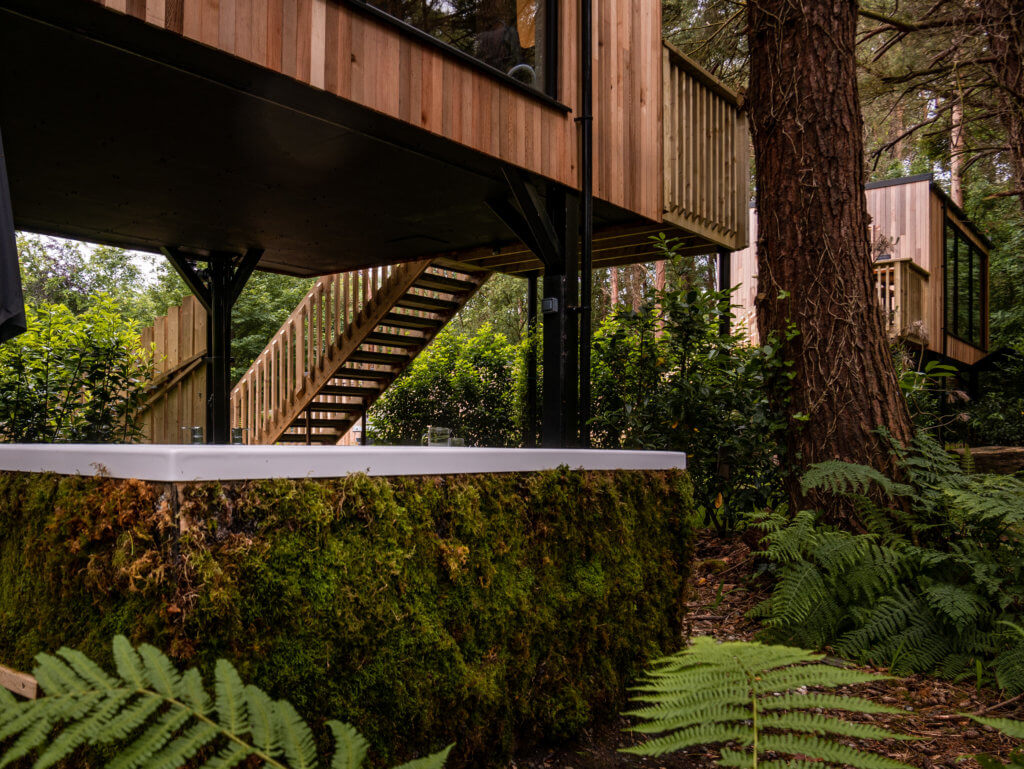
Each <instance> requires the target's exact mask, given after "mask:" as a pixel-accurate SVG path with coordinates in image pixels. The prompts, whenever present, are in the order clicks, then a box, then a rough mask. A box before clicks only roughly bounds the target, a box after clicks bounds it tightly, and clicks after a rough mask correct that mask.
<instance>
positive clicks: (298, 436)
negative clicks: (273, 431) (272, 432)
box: [277, 433, 341, 445]
mask: <svg viewBox="0 0 1024 769" xmlns="http://www.w3.org/2000/svg"><path fill="white" fill-rule="evenodd" d="M340 437H341V436H340V435H329V434H324V433H313V434H312V435H310V436H309V442H310V443H330V444H332V445H333V444H335V443H337V442H338V439H339V438H340ZM277 441H278V443H305V442H306V434H305V433H282V434H281V437H279V438H278V439H277Z"/></svg>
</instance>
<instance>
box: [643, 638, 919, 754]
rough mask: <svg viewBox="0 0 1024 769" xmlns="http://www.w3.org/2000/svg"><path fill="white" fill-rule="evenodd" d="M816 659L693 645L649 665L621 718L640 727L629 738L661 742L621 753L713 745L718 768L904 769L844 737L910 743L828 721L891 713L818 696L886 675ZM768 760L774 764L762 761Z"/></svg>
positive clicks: (745, 646) (711, 643)
mask: <svg viewBox="0 0 1024 769" xmlns="http://www.w3.org/2000/svg"><path fill="white" fill-rule="evenodd" d="M821 660H822V655H820V654H812V653H811V652H807V651H803V650H802V649H795V648H792V647H787V646H765V645H763V644H760V643H749V642H743V641H732V642H727V643H718V642H717V641H715V640H714V639H713V638H708V637H702V638H696V639H694V642H693V644H692V645H691V646H690V647H689V648H687V649H684V650H683V651H681V652H679V653H677V654H674V655H672V656H671V657H666V658H664V659H661V660H658V661H657V662H655V663H654V667H653V668H652V669H651V670H650V671H648V672H647V674H646V677H645V679H644V681H643V682H642V683H641V685H640V686H638V687H636V691H639V692H640V694H639V695H638V696H636V697H634V701H635V702H639V703H641V704H642V705H644V706H645V707H641V708H638V709H636V710H632V711H630V712H628V713H626V715H629V716H633V717H635V718H639V719H641V720H642V721H643V723H642V724H641V725H639V726H636V727H633V731H636V732H641V733H644V734H654V735H659V736H656V737H652V738H650V739H648V740H647V742H644V743H643V744H641V745H638V746H636V747H633V748H628V749H627V751H626V752H629V753H637V754H639V755H645V756H660V755H662V754H664V753H670V752H673V751H677V750H683V749H685V748H691V747H695V746H703V745H718V746H720V747H719V758H718V760H717V761H716V763H717V764H718V765H719V766H733V767H757V766H759V765H760V766H761V767H769V766H771V767H783V766H791V767H796V766H799V767H805V766H821V764H818V763H810V762H812V761H815V762H816V761H826V762H829V763H830V764H832V763H835V764H842V765H843V766H852V767H861V768H862V769H897V768H902V767H906V764H902V763H900V762H899V761H894V760H892V759H889V758H885V757H883V756H879V755H877V754H875V753H869V752H867V751H864V750H860V749H858V748H854V747H851V746H850V745H849V744H848V740H849V739H850V738H855V739H862V740H863V739H867V740H885V739H909V738H907V737H904V736H901V735H898V734H895V733H893V732H890V731H888V730H886V729H882V728H880V727H878V726H874V725H872V724H868V723H857V722H853V721H848V720H845V719H844V718H840V717H838V716H836V715H832V713H835V712H840V713H843V714H847V713H897V712H899V711H898V710H897V709H896V708H892V707H889V706H886V705H881V704H878V703H875V702H872V701H871V700H868V699H863V698H860V697H850V696H844V695H840V694H832V693H829V692H827V691H821V690H828V689H835V688H836V687H839V686H845V685H848V684H858V683H864V682H866V681H878V680H881V679H883V678H884V676H878V675H874V674H871V673H864V672H861V671H857V670H849V669H846V668H840V667H835V666H833V665H828V664H824V663H822V662H821ZM812 690H813V691H812ZM822 711H828V712H829V714H828V715H826V714H825V713H823V712H822ZM769 755H770V756H771V759H772V760H766V759H767V758H768V757H769ZM784 756H785V757H788V760H783V757H784Z"/></svg>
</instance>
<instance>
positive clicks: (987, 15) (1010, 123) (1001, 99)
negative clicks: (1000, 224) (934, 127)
mask: <svg viewBox="0 0 1024 769" xmlns="http://www.w3.org/2000/svg"><path fill="white" fill-rule="evenodd" d="M979 7H980V9H981V11H982V22H981V26H982V29H983V31H984V34H985V37H986V40H987V43H988V49H989V51H990V52H991V53H992V56H993V62H992V63H991V65H989V72H990V75H991V78H992V81H993V82H994V83H995V85H996V94H997V99H998V103H999V105H1000V107H1001V109H1000V114H999V119H1000V121H1001V122H1002V124H1003V127H1004V128H1005V130H1006V140H1007V146H1008V148H1009V150H1010V152H1009V155H1010V170H1011V175H1012V177H1013V179H1014V187H1015V189H1016V195H1017V200H1018V201H1019V202H1020V205H1021V209H1022V210H1024V6H1022V5H1021V3H1020V0H982V1H981V3H980V6H979Z"/></svg>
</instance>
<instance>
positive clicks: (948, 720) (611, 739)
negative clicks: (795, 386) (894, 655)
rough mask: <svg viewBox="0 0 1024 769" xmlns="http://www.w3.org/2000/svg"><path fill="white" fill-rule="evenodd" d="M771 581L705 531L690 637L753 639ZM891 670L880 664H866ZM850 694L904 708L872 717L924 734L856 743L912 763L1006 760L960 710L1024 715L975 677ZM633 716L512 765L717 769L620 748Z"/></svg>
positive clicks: (995, 741) (900, 682)
mask: <svg viewBox="0 0 1024 769" xmlns="http://www.w3.org/2000/svg"><path fill="white" fill-rule="evenodd" d="M768 590H769V582H768V580H767V579H765V578H763V577H761V576H759V575H758V574H757V573H756V563H755V558H754V557H753V556H752V555H751V552H750V547H749V546H748V545H747V544H746V543H744V542H743V541H742V540H741V539H740V538H738V537H735V538H728V539H723V538H722V537H721V536H720V535H718V534H717V533H715V532H713V531H705V532H703V533H702V534H701V535H700V538H699V540H698V543H697V552H696V554H695V563H694V570H693V574H692V576H691V580H690V591H689V596H688V598H689V600H688V601H687V627H686V632H687V633H688V635H689V636H691V637H692V636H704V635H711V636H714V637H715V638H718V639H720V640H723V641H724V640H730V641H731V640H752V639H753V638H754V634H755V633H756V632H757V630H758V625H757V623H756V622H755V621H752V620H749V619H747V618H746V613H747V612H748V611H749V610H750V609H751V608H753V607H754V606H755V605H757V603H758V602H760V601H761V600H762V599H764V598H765V597H766V596H767V594H768ZM864 669H865V670H870V671H872V672H878V673H885V672H886V671H885V670H884V669H880V668H864ZM845 691H847V692H849V693H851V694H858V695H860V696H864V697H868V698H870V699H872V700H875V701H877V702H883V703H886V704H888V705H894V706H896V707H899V708H903V709H905V710H906V711H907V712H906V715H893V716H889V715H876V716H865V717H864V718H868V719H871V720H872V722H873V723H875V724H877V725H879V726H884V727H887V728H888V729H890V730H891V731H894V732H899V733H902V734H908V735H913V736H915V737H918V739H917V740H915V741H912V742H902V741H895V740H894V741H889V742H885V743H878V742H875V743H869V742H863V741H856V742H857V744H859V745H860V746H861V747H864V748H870V749H872V750H875V751H877V752H880V753H884V754H885V755H888V756H890V757H891V758H894V759H896V760H899V761H902V762H904V763H907V764H911V765H913V766H918V767H922V769H924V768H928V769H930V768H931V767H958V768H962V769H975V768H976V767H977V766H978V763H977V761H975V760H974V758H973V756H974V755H975V754H977V753H985V754H988V755H991V756H995V757H998V758H1003V759H1005V758H1007V757H1008V756H1009V754H1010V752H1011V751H1012V750H1014V749H1021V748H1022V747H1024V746H1019V745H1015V744H1014V741H1013V740H1010V739H1009V738H1007V737H1005V736H1003V735H1002V734H1000V733H999V732H997V731H995V730H993V729H990V728H988V727H984V726H981V725H979V724H976V723H975V722H973V721H971V720H970V719H967V718H964V717H962V716H959V715H957V714H958V713H974V714H984V715H988V716H993V717H1000V718H1017V719H1024V696H1021V697H1014V698H1012V699H1010V700H1005V701H1004V699H1003V698H1002V697H1000V695H999V693H998V692H996V691H993V690H990V689H982V690H980V691H979V690H978V689H977V688H975V687H974V686H972V685H971V684H970V683H969V682H966V681H965V682H962V683H951V682H949V681H943V680H939V679H935V678H929V677H926V676H911V677H909V678H898V679H893V680H889V681H881V682H877V683H871V684H862V685H858V686H855V687H848V688H847V689H846V690H845ZM628 726H629V721H628V720H627V719H621V720H620V721H619V722H617V723H611V724H605V725H603V726H600V727H598V728H595V729H593V730H591V731H587V732H585V733H584V734H583V735H582V736H581V738H580V739H578V740H576V741H575V742H573V743H568V744H561V745H558V746H548V747H539V748H536V749H534V750H532V751H528V752H525V753H523V754H521V755H517V756H516V758H515V759H514V760H512V761H511V762H510V763H509V769H704V768H705V767H712V766H714V765H715V764H714V761H713V760H712V758H713V756H714V755H715V752H714V751H711V750H700V749H694V750H693V751H688V752H683V753H674V754H668V755H665V756H660V757H657V758H647V757H639V756H634V755H631V754H627V753H620V752H619V751H620V750H621V749H622V748H626V747H629V746H630V745H632V744H635V743H636V742H637V739H636V738H635V737H634V736H633V735H632V734H631V733H630V732H628V731H624V729H625V728H626V727H628Z"/></svg>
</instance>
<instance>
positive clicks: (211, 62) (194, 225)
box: [0, 0, 711, 275]
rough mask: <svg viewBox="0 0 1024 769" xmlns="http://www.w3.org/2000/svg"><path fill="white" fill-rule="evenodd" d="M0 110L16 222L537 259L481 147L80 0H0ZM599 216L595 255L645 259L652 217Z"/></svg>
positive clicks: (608, 212)
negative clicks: (510, 217)
mask: <svg viewBox="0 0 1024 769" xmlns="http://www.w3.org/2000/svg"><path fill="white" fill-rule="evenodd" d="M0 126H2V128H3V136H4V142H5V149H6V154H7V163H8V169H9V174H10V180H11V193H12V199H13V204H14V215H15V221H16V224H17V226H18V227H19V228H21V229H25V230H30V231H35V232H43V233H49V234H54V235H60V236H65V237H72V238H79V239H83V240H89V241H94V242H99V243H106V244H112V245H118V246H124V247H129V248H137V249H143V250H156V249H158V248H160V247H162V246H176V247H179V248H183V249H184V250H186V251H193V252H196V253H199V254H202V253H205V252H212V251H227V252H235V253H240V252H243V251H244V250H246V249H247V248H254V247H258V248H262V249H264V252H265V253H264V256H263V259H262V261H261V263H260V268H261V269H267V270H272V271H277V272H283V273H288V274H295V275H316V274H326V273H332V272H340V271H345V270H351V269H355V268H360V267H363V266H369V265H377V264H386V263H394V262H401V261H408V260H412V259H416V258H422V257H424V256H435V255H438V254H443V255H444V256H445V258H448V259H450V260H452V261H453V262H459V263H464V264H466V266H468V267H471V268H476V269H486V270H489V271H495V270H497V271H508V272H513V273H522V272H527V271H530V270H534V269H540V262H538V261H537V260H536V259H535V258H534V257H533V256H532V255H531V254H529V252H527V251H525V249H524V248H523V247H522V246H521V245H519V244H517V242H516V238H515V237H514V236H513V235H512V233H511V232H510V231H509V230H508V229H507V228H506V227H505V225H503V224H502V223H501V222H500V221H499V220H498V219H497V218H496V217H495V216H494V214H493V213H492V212H491V211H490V209H489V208H488V207H487V205H486V201H487V200H488V199H489V198H491V197H494V196H502V195H505V194H506V193H505V189H506V188H505V187H504V185H503V182H502V181H501V179H502V176H501V166H500V163H499V162H498V161H497V160H495V159H494V158H490V157H488V156H485V155H483V154H481V153H478V152H475V151H473V150H471V149H469V148H467V147H464V146H462V145H459V144H456V143H454V142H450V141H445V140H443V139H440V138H439V137H436V136H432V135H430V134H428V133H427V132H425V131H422V130H419V129H416V128H414V127H411V126H408V125H405V124H402V123H400V122H399V121H397V120H393V119H391V118H388V117H386V116H383V115H380V114H379V113H374V112H372V111H370V110H367V109H365V108H362V107H360V106H358V105H356V104H354V103H352V102H349V101H347V100H344V99H340V98H338V97H335V96H333V95H331V94H328V93H325V92H322V91H319V90H317V89H314V88H311V87H309V86H307V85H305V84H302V83H300V82H298V81H295V80H293V79H291V78H288V77H285V76H283V75H279V74H276V73H273V72H270V71H269V70H265V69H264V68H262V67H258V66H255V65H252V64H250V63H248V62H244V61H242V60H240V59H236V58H234V57H232V56H229V55H226V54H223V53H221V52H218V51H215V50H213V49H211V48H207V47H205V46H202V45H199V44H197V43H194V42H192V41H188V40H185V39H183V38H181V37H179V36H177V35H173V34H171V33H168V32H166V31H163V30H159V29H155V28H153V27H150V26H148V25H145V24H143V23H142V22H139V21H138V20H135V19H132V18H130V17H127V16H122V15H120V14H116V13H112V12H110V11H107V10H105V9H103V8H101V7H99V6H93V4H91V3H74V2H67V1H66V0H59V1H58V2H53V3H45V4H39V3H34V2H28V1H27V0H0ZM595 229H596V230H598V231H602V230H607V231H608V232H609V233H610V235H612V236H613V238H614V239H613V240H608V241H605V246H604V249H603V250H600V249H601V248H602V247H601V245H600V243H599V245H598V246H597V248H598V249H599V250H598V251H597V252H596V254H595V256H596V258H595V264H598V265H600V264H611V263H625V262H630V261H647V260H649V259H652V258H654V257H653V256H652V254H651V249H650V248H649V247H648V246H647V245H646V238H647V237H648V234H649V233H650V232H652V231H654V230H656V229H657V227H656V225H655V224H654V223H652V222H646V223H645V222H641V221H638V220H637V218H636V216H635V215H632V214H628V213H627V212H625V211H622V210H621V209H618V208H616V207H614V206H611V205H608V204H604V203H601V202H598V204H597V207H596V218H595ZM624 234H626V235H628V237H624ZM676 234H682V233H678V232H677V233H676ZM688 247H689V248H690V250H696V251H707V250H709V249H710V248H711V247H710V245H709V244H708V243H707V242H706V241H703V240H701V239H699V238H690V240H689V241H688Z"/></svg>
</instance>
